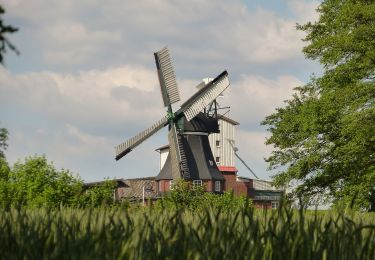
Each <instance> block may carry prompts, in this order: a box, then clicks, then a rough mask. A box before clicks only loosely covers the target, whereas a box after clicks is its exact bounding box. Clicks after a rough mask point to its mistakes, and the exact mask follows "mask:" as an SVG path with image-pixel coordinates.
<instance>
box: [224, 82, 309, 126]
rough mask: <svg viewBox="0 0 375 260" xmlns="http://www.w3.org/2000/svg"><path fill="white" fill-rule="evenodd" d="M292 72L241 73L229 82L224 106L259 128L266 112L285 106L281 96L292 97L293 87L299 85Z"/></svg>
mask: <svg viewBox="0 0 375 260" xmlns="http://www.w3.org/2000/svg"><path fill="white" fill-rule="evenodd" d="M302 84H303V82H301V81H300V80H299V79H297V78H296V77H295V76H292V75H283V76H279V77H277V78H276V79H269V78H265V77H261V76H259V75H242V76H241V78H240V80H238V81H235V82H232V84H231V86H230V88H229V90H228V92H226V93H224V98H223V101H222V102H223V106H230V107H231V112H230V115H231V116H233V117H234V119H235V120H238V121H239V122H240V123H241V126H242V127H244V128H248V129H258V130H259V125H260V122H261V121H262V120H263V119H264V118H265V116H267V115H269V114H271V113H273V112H274V111H275V109H276V108H277V107H281V106H284V102H283V101H284V100H287V99H289V98H290V97H291V95H292V93H293V88H295V87H297V86H300V85H302Z"/></svg>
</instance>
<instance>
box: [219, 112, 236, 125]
mask: <svg viewBox="0 0 375 260" xmlns="http://www.w3.org/2000/svg"><path fill="white" fill-rule="evenodd" d="M217 117H218V118H219V119H221V120H225V121H227V122H229V123H231V124H232V125H239V124H240V123H238V122H237V121H234V120H233V119H231V118H229V117H226V116H224V115H221V114H217Z"/></svg>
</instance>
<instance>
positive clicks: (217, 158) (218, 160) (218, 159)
mask: <svg viewBox="0 0 375 260" xmlns="http://www.w3.org/2000/svg"><path fill="white" fill-rule="evenodd" d="M215 162H216V163H217V164H220V157H219V156H216V158H215Z"/></svg>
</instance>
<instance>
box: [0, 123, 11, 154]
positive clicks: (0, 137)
mask: <svg viewBox="0 0 375 260" xmlns="http://www.w3.org/2000/svg"><path fill="white" fill-rule="evenodd" d="M8 134H9V133H8V130H7V129H6V128H0V159H1V158H2V159H4V158H5V150H6V149H7V147H8V143H7V141H8Z"/></svg>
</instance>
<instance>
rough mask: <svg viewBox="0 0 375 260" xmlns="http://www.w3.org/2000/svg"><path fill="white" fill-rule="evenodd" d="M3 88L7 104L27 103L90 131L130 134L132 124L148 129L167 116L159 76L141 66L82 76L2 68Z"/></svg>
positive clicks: (1, 95) (0, 97) (0, 81)
mask: <svg viewBox="0 0 375 260" xmlns="http://www.w3.org/2000/svg"><path fill="white" fill-rule="evenodd" d="M0 85H1V87H0V100H1V101H2V102H4V103H7V104H9V105H12V106H16V105H18V104H20V105H21V104H22V106H26V107H27V108H28V109H29V110H30V111H34V112H38V113H42V114H44V115H45V116H46V117H49V118H54V119H58V120H62V121H63V122H66V123H68V124H72V125H78V126H80V127H83V128H84V129H85V130H86V131H89V132H93V131H95V129H104V128H107V129H114V128H118V130H114V131H115V132H117V131H124V132H125V130H128V131H129V130H132V127H129V125H130V126H134V125H136V126H139V127H140V128H142V127H146V126H147V124H148V123H151V122H154V121H156V120H158V119H159V118H160V117H161V115H163V114H162V113H163V107H162V101H161V98H160V93H159V89H158V88H159V87H158V81H157V77H156V73H155V72H154V71H151V70H148V69H145V68H142V67H137V66H134V67H133V66H123V67H118V68H113V69H107V70H103V71H96V70H92V71H84V72H80V73H77V74H62V73H54V72H40V73H25V74H11V73H10V72H9V71H6V70H4V69H0ZM120 92H121V93H120ZM140 119H141V120H140ZM121 125H122V126H121Z"/></svg>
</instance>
